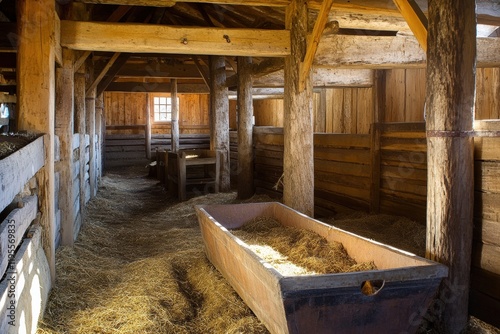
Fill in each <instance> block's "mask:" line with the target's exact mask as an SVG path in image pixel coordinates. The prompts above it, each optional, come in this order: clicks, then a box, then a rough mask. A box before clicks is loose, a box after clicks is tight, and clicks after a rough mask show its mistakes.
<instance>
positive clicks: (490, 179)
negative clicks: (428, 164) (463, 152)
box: [470, 120, 500, 327]
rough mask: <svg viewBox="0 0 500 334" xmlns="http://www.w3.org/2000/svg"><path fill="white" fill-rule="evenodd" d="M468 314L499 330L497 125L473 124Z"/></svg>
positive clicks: (499, 144)
mask: <svg viewBox="0 0 500 334" xmlns="http://www.w3.org/2000/svg"><path fill="white" fill-rule="evenodd" d="M474 130H475V131H476V137H475V138H474V241H473V248H472V268H471V291H470V313H471V314H473V315H475V316H477V317H478V318H480V319H482V320H484V321H487V322H488V323H491V324H493V325H495V326H497V327H500V320H499V318H498V314H499V313H500V182H499V181H498V180H499V176H500V121H498V120H496V121H476V122H475V123H474Z"/></svg>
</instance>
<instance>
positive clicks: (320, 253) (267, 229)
mask: <svg viewBox="0 0 500 334" xmlns="http://www.w3.org/2000/svg"><path fill="white" fill-rule="evenodd" d="M231 233H232V234H233V235H235V236H237V237H238V238H240V239H242V240H243V241H244V242H245V243H247V244H248V245H249V248H250V249H251V250H252V251H254V252H255V253H256V254H257V255H259V256H260V257H261V258H262V259H263V260H265V261H266V262H268V263H269V264H271V265H272V266H273V267H274V268H275V269H276V270H277V271H278V272H280V273H281V274H282V275H285V276H293V275H314V274H333V273H346V272H353V271H362V270H374V269H376V267H375V264H374V263H373V262H369V263H359V264H358V263H356V261H354V260H353V259H352V258H351V257H350V256H349V255H348V254H347V251H346V250H345V248H344V246H343V245H342V244H341V243H339V242H334V243H329V242H328V241H327V240H326V239H325V238H323V237H321V236H320V235H318V234H317V233H314V232H312V231H308V230H304V229H298V228H295V227H285V226H283V225H281V224H280V223H279V222H278V221H277V220H275V219H273V218H269V217H258V218H256V219H253V220H251V221H250V222H248V223H246V224H245V225H243V226H242V227H241V228H240V229H236V230H233V231H232V232H231Z"/></svg>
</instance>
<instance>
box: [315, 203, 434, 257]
mask: <svg viewBox="0 0 500 334" xmlns="http://www.w3.org/2000/svg"><path fill="white" fill-rule="evenodd" d="M324 222H325V223H328V224H330V225H333V226H335V227H338V228H340V229H343V230H346V231H350V232H353V233H355V234H358V235H360V236H363V237H366V238H369V239H373V240H376V241H378V242H381V243H384V244H387V245H390V246H393V247H396V248H399V249H402V250H405V251H407V252H410V253H413V254H416V255H418V256H422V257H423V256H425V238H426V236H425V235H426V227H425V225H423V224H420V223H418V222H416V221H413V220H411V219H408V218H405V217H400V216H392V215H387V214H368V213H364V212H358V211H353V212H346V213H342V214H337V215H336V216H335V217H333V218H330V219H325V220H324Z"/></svg>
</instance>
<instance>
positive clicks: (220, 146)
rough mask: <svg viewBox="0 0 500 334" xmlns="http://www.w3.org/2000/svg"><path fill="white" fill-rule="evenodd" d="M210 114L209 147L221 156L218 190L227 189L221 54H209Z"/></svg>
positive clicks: (225, 98)
mask: <svg viewBox="0 0 500 334" xmlns="http://www.w3.org/2000/svg"><path fill="white" fill-rule="evenodd" d="M210 114H211V115H210V149H212V150H219V151H220V156H221V163H220V168H221V169H220V191H229V190H230V187H231V185H230V173H229V99H228V89H227V86H226V61H225V59H224V57H223V56H210Z"/></svg>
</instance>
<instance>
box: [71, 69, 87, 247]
mask: <svg viewBox="0 0 500 334" xmlns="http://www.w3.org/2000/svg"><path fill="white" fill-rule="evenodd" d="M85 114H86V108H85V66H81V67H80V69H79V70H78V71H77V72H76V73H75V131H76V132H77V133H78V134H79V145H78V152H79V166H80V169H79V178H78V180H79V191H78V193H79V196H78V198H79V203H78V210H77V213H76V214H77V219H76V222H75V235H74V236H73V238H76V234H77V233H78V230H79V226H81V224H82V223H83V221H84V218H85V133H86V129H85V119H86V115H85ZM78 213H79V218H78Z"/></svg>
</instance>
